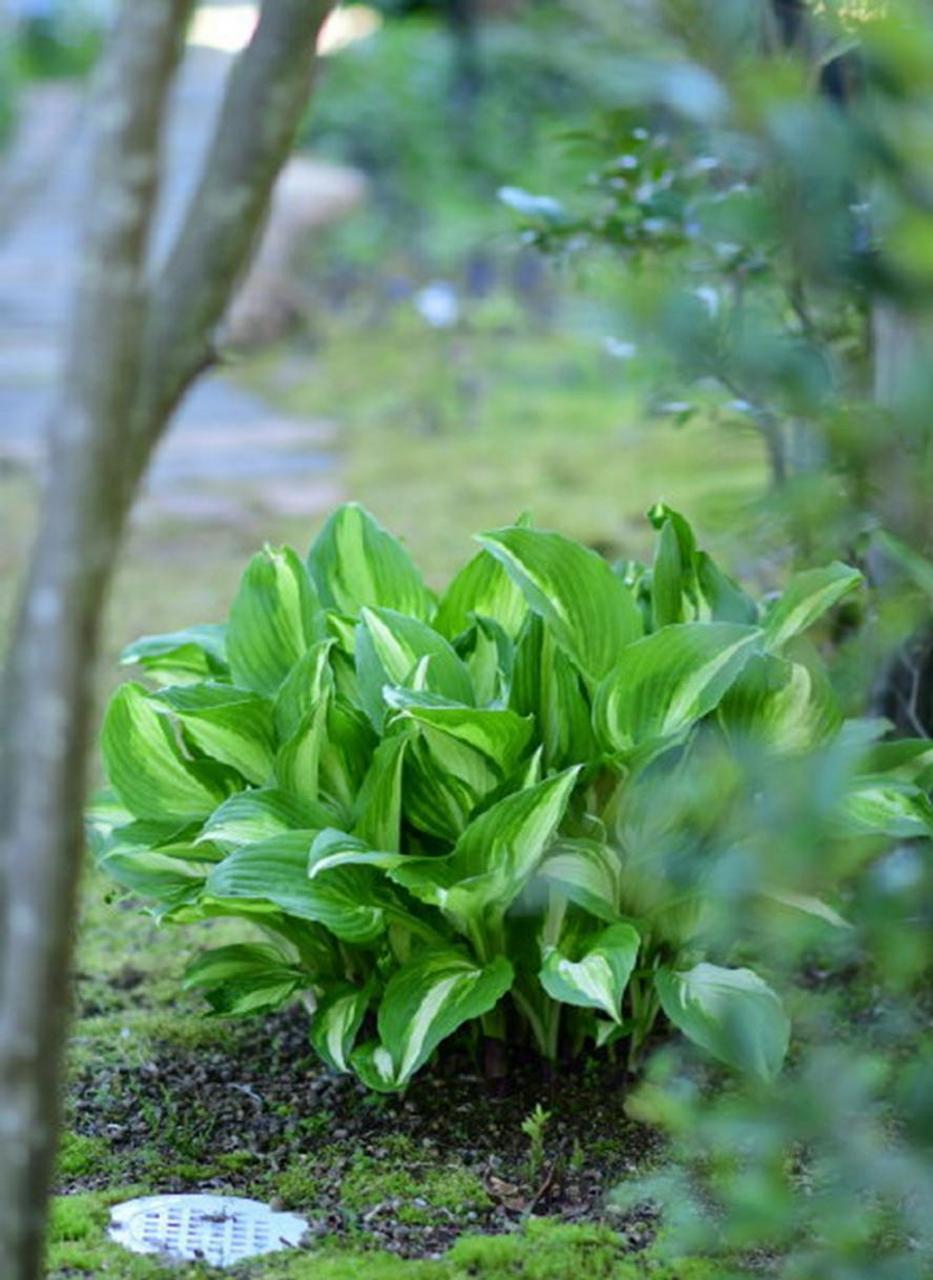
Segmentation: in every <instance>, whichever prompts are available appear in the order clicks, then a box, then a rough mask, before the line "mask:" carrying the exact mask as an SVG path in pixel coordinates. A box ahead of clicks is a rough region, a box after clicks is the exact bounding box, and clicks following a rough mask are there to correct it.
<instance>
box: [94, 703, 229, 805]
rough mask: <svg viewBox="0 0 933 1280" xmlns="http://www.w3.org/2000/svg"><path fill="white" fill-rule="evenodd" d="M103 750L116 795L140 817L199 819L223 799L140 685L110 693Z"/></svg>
mask: <svg viewBox="0 0 933 1280" xmlns="http://www.w3.org/2000/svg"><path fill="white" fill-rule="evenodd" d="M101 750H102V752H103V756H104V763H105V765H106V769H107V776H108V777H109V779H110V783H111V785H112V787H113V789H114V791H115V792H116V793H117V795H118V796H119V798H120V799H121V800H122V801H123V803H124V804H125V805H126V807H127V809H129V811H130V813H132V814H134V815H135V816H136V817H138V818H155V819H157V820H160V821H164V820H166V819H171V818H179V819H181V818H187V819H189V820H195V819H203V818H206V817H207V816H208V814H209V813H211V812H212V811H213V810H214V809H216V808H217V805H218V804H219V803H220V802H221V800H223V799H224V797H225V794H226V792H225V790H224V788H222V787H221V786H220V785H219V784H218V783H217V782H216V781H214V780H213V779H212V778H211V777H210V776H209V775H208V773H207V771H206V770H204V769H203V768H201V767H200V766H199V765H198V764H197V763H195V762H194V761H191V760H188V759H186V757H185V756H184V754H183V752H182V750H181V747H180V746H179V745H178V742H177V741H176V739H175V735H174V734H173V733H172V728H171V725H170V724H169V722H168V720H167V719H166V717H165V716H164V715H163V714H162V713H161V712H160V711H159V710H158V709H157V707H156V705H155V703H154V702H153V701H152V699H151V698H150V697H149V695H147V693H146V691H145V689H143V688H142V686H141V685H138V684H125V685H123V686H122V687H121V688H119V689H118V690H117V692H116V693H115V694H114V696H113V698H112V699H111V701H110V706H109V707H108V708H107V714H106V715H105V717H104V724H103V729H102V731H101Z"/></svg>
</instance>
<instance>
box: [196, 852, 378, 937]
mask: <svg viewBox="0 0 933 1280" xmlns="http://www.w3.org/2000/svg"><path fill="white" fill-rule="evenodd" d="M316 834H317V833H316V832H314V831H291V832H287V833H285V834H283V835H278V836H273V837H271V838H270V839H268V840H261V841H260V842H259V843H258V844H250V845H244V846H243V848H241V849H236V850H234V852H233V853H231V854H230V855H229V856H228V857H226V858H225V859H224V861H223V862H221V863H219V864H218V865H217V866H216V867H215V868H214V870H213V871H212V872H211V874H210V876H209V878H208V881H207V886H206V888H207V892H208V893H209V894H210V895H211V896H212V897H214V898H221V899H228V898H247V899H251V900H253V901H258V902H271V903H273V904H274V905H275V906H277V907H280V908H281V909H282V910H283V911H285V912H287V913H288V914H289V915H292V916H297V917H298V918H299V919H302V920H314V921H317V922H318V923H319V924H323V925H325V926H326V927H327V928H328V929H329V930H330V931H331V932H332V933H334V934H336V936H337V937H338V938H342V939H343V940H344V941H345V942H354V943H358V944H360V945H365V944H367V943H370V942H375V941H376V939H377V938H379V937H380V936H381V934H382V933H383V931H384V927H385V925H384V920H383V910H382V906H383V904H382V902H381V901H380V900H379V894H378V883H379V882H378V878H374V877H373V876H372V875H371V874H368V873H367V872H366V870H365V869H363V868H358V867H341V868H339V869H337V870H334V871H331V872H328V873H327V875H322V876H318V877H316V878H315V879H314V880H311V879H309V877H308V863H309V852H310V849H311V843H312V841H313V839H314V837H315V835H316Z"/></svg>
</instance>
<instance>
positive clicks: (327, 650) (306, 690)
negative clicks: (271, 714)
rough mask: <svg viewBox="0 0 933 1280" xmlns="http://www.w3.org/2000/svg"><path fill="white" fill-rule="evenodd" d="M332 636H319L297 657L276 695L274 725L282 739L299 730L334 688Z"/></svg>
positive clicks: (285, 740) (284, 740)
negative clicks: (326, 637)
mask: <svg viewBox="0 0 933 1280" xmlns="http://www.w3.org/2000/svg"><path fill="white" fill-rule="evenodd" d="M333 647H334V641H333V640H320V641H318V643H317V644H313V645H312V646H311V648H310V649H308V650H307V652H306V653H304V654H302V656H301V657H300V658H299V659H298V661H297V662H296V663H295V665H294V666H293V667H292V669H291V671H290V672H289V673H288V675H287V676H286V678H285V680H284V682H283V684H282V686H281V687H280V689H279V691H278V695H277V696H276V699H275V728H276V732H277V734H278V736H279V739H280V740H281V741H282V742H287V741H288V739H289V738H291V737H292V736H293V735H294V734H295V733H297V732H298V729H299V728H300V726H301V724H302V722H303V721H305V720H306V719H307V717H308V715H309V713H310V712H312V711H314V709H315V708H316V707H317V706H318V704H319V703H320V702H321V701H322V700H323V699H324V698H326V697H327V696H328V695H329V694H330V693H331V692H332V691H333V688H334V677H333V672H332V671H331V667H330V656H331V650H332V649H333Z"/></svg>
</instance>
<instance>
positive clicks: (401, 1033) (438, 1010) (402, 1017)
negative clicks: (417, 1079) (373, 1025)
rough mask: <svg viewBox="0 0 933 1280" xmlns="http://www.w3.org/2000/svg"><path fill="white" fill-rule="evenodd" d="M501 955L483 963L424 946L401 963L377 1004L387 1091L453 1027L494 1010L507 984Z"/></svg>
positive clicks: (418, 1064)
mask: <svg viewBox="0 0 933 1280" xmlns="http://www.w3.org/2000/svg"><path fill="white" fill-rule="evenodd" d="M512 978H513V970H512V966H511V964H510V963H509V961H508V960H507V959H506V958H505V957H504V956H497V957H496V958H495V959H494V960H492V961H490V963H489V964H487V965H482V964H479V963H477V961H475V960H473V959H472V958H471V957H470V956H469V955H467V953H466V952H464V951H458V950H453V949H451V950H447V949H439V950H428V951H422V952H420V953H419V954H418V955H416V956H415V957H414V958H413V959H412V960H410V961H409V962H408V964H406V965H403V966H402V968H401V969H399V970H398V972H397V973H395V974H394V975H393V976H392V978H391V979H390V981H389V984H388V986H387V987H386V989H385V993H384V995H383V997H382V1001H381V1003H380V1005H379V1017H378V1025H379V1038H380V1040H381V1042H382V1045H383V1046H384V1047H385V1049H386V1050H388V1052H389V1053H390V1054H391V1057H392V1067H393V1074H392V1081H391V1085H387V1086H384V1087H390V1088H392V1089H400V1088H402V1087H403V1086H404V1085H405V1084H406V1083H407V1082H408V1081H409V1080H410V1079H411V1077H412V1076H413V1075H414V1074H415V1072H416V1071H417V1070H418V1068H419V1067H421V1066H422V1065H423V1064H424V1063H425V1062H427V1060H428V1058H429V1057H430V1056H431V1054H432V1053H433V1052H434V1050H435V1049H436V1048H437V1046H438V1045H439V1044H440V1043H441V1041H442V1040H445V1039H446V1038H447V1037H448V1036H449V1035H452V1034H453V1033H454V1032H455V1031H456V1030H457V1028H458V1027H460V1026H462V1025H463V1023H465V1022H470V1021H472V1020H473V1019H474V1018H479V1017H482V1015H483V1014H484V1013H488V1012H489V1011H490V1010H491V1009H493V1008H495V1006H496V1005H497V1004H498V1002H499V1001H500V1000H501V999H502V997H503V996H504V995H505V993H506V992H507V991H508V989H509V987H510V986H511V985H512Z"/></svg>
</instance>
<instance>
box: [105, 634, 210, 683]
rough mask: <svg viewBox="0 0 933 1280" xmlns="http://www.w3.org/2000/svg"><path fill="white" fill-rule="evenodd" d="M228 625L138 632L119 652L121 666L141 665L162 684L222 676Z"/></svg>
mask: <svg viewBox="0 0 933 1280" xmlns="http://www.w3.org/2000/svg"><path fill="white" fill-rule="evenodd" d="M226 634H227V628H226V626H225V625H223V624H218V623H204V624H203V625H202V626H199V627H187V628H185V630H183V631H169V632H166V633H165V634H163V635H156V636H140V638H139V639H138V640H135V641H134V642H133V643H132V644H130V645H127V647H126V648H125V649H124V650H123V652H122V653H121V654H120V661H121V662H122V663H123V664H124V666H140V667H142V668H143V669H144V670H145V672H146V674H147V675H149V676H151V677H152V678H153V679H154V680H158V681H159V683H161V684H187V683H188V682H189V681H192V680H222V679H223V678H224V677H225V676H228V675H229V669H228V667H227V645H226Z"/></svg>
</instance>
